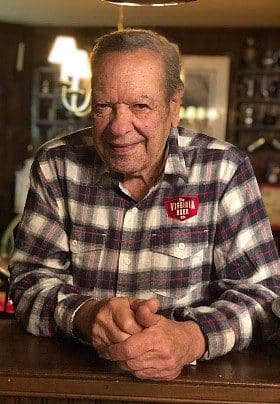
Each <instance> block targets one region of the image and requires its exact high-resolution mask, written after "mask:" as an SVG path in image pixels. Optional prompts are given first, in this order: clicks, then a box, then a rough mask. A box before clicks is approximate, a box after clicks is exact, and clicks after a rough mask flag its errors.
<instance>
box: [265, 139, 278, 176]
mask: <svg viewBox="0 0 280 404" xmlns="http://www.w3.org/2000/svg"><path fill="white" fill-rule="evenodd" d="M279 143H280V142H279ZM265 177H266V180H267V182H268V183H269V184H280V163H278V162H276V161H272V162H270V163H268V165H267V170H266V175H265Z"/></svg>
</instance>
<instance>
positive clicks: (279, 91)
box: [268, 77, 280, 98]
mask: <svg viewBox="0 0 280 404" xmlns="http://www.w3.org/2000/svg"><path fill="white" fill-rule="evenodd" d="M268 94H269V97H270V98H279V97H280V79H278V78H277V77H276V78H272V80H271V81H270V83H269V86H268Z"/></svg>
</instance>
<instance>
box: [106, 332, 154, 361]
mask: <svg viewBox="0 0 280 404" xmlns="http://www.w3.org/2000/svg"><path fill="white" fill-rule="evenodd" d="M153 346H154V344H153V339H151V338H150V337H148V336H146V335H145V330H144V331H142V332H141V333H137V334H134V335H132V336H130V337H129V338H128V339H127V340H126V341H123V342H120V343H119V344H114V345H110V346H109V347H108V348H107V350H106V353H107V355H108V357H109V358H110V359H111V360H113V361H126V360H128V359H133V358H137V357H138V356H140V355H143V354H144V353H146V352H148V351H151V350H153Z"/></svg>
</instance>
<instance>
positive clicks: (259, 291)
mask: <svg viewBox="0 0 280 404" xmlns="http://www.w3.org/2000/svg"><path fill="white" fill-rule="evenodd" d="M92 136H93V134H92V130H91V129H90V128H88V129H85V130H82V131H79V132H76V133H74V134H71V135H68V136H66V137H63V138H60V139H54V140H52V141H50V142H48V143H47V144H45V145H44V146H43V147H41V148H40V150H39V151H38V153H37V155H36V157H35V160H34V163H33V166H32V169H31V185H30V190H29V193H28V197H27V202H26V207H25V211H24V214H23V217H22V220H21V223H20V226H19V229H18V232H17V238H16V243H15V250H14V253H13V256H12V259H11V263H10V270H11V297H12V299H13V302H14V305H15V308H16V316H17V318H18V320H19V321H20V323H21V324H22V325H23V326H24V327H25V328H26V329H27V330H28V331H29V332H31V333H33V334H35V335H44V336H57V335H61V333H62V334H64V335H68V336H73V337H74V331H73V318H74V315H75V312H76V311H77V310H78V308H79V307H80V306H81V305H82V304H83V303H84V302H86V301H88V300H89V299H103V298H108V297H111V296H136V297H139V298H150V297H156V298H158V299H159V301H160V310H159V313H162V314H163V315H165V316H167V317H169V318H171V319H173V320H177V321H184V320H188V319H193V320H195V321H196V322H197V323H198V324H199V325H200V327H201V329H202V331H203V332H204V334H205V336H206V339H207V344H208V349H207V352H206V353H205V355H204V359H210V358H214V357H216V356H219V355H223V354H225V353H227V352H229V351H231V350H241V349H243V348H245V347H247V346H248V345H249V344H250V342H251V341H252V339H254V338H257V336H260V334H262V336H265V335H266V334H267V335H269V334H271V328H272V327H273V315H272V314H271V301H272V300H273V299H274V298H275V297H276V296H277V295H278V294H279V291H280V288H279V285H280V281H279V278H280V277H279V275H280V265H279V258H278V253H277V250H276V247H275V244H274V241H273V238H272V234H271V229H270V225H269V222H268V219H267V216H266V213H265V210H264V207H263V203H262V200H261V196H260V192H259V189H258V186H257V182H256V179H255V176H254V173H253V170H252V168H251V165H250V162H249V159H248V157H247V156H246V155H245V154H244V153H243V152H241V151H240V150H238V149H237V148H236V147H234V146H233V145H230V144H229V143H226V142H222V141H219V140H217V139H214V138H211V137H208V136H206V135H202V134H196V133H193V132H189V131H187V130H185V129H182V128H178V129H172V130H171V133H170V136H169V139H168V147H167V158H166V163H165V167H164V171H163V173H162V175H161V177H160V179H159V181H158V182H157V183H156V184H155V185H154V187H153V188H152V189H150V192H149V193H148V194H147V195H146V196H145V198H143V199H142V200H140V201H138V202H136V201H135V200H134V199H133V198H132V197H131V195H129V193H128V192H127V191H126V190H125V189H124V187H123V186H122V184H121V181H120V178H119V177H118V176H117V175H114V174H113V175H110V172H109V171H108V169H106V167H105V166H104V164H103V163H102V161H101V160H100V158H99V157H98V155H97V153H96V152H95V150H94V148H93V146H92ZM196 208H197V211H196Z"/></svg>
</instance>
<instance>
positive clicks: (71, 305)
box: [54, 294, 96, 339]
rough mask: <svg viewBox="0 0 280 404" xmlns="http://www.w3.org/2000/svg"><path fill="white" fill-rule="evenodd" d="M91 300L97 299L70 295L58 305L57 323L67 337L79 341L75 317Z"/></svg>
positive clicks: (56, 312) (56, 311)
mask: <svg viewBox="0 0 280 404" xmlns="http://www.w3.org/2000/svg"><path fill="white" fill-rule="evenodd" d="M89 300H96V299H95V298H93V297H91V296H83V295H78V294H73V295H68V296H67V297H66V298H65V299H63V300H62V301H60V303H59V304H58V306H57V308H56V310H55V314H54V317H55V322H56V324H57V326H58V327H59V328H60V329H61V330H62V331H63V333H64V334H65V335H66V336H68V337H72V338H75V339H79V338H77V335H76V334H75V332H74V317H75V314H76V312H77V311H78V310H79V308H80V307H81V306H83V304H85V303H86V302H88V301H89Z"/></svg>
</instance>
